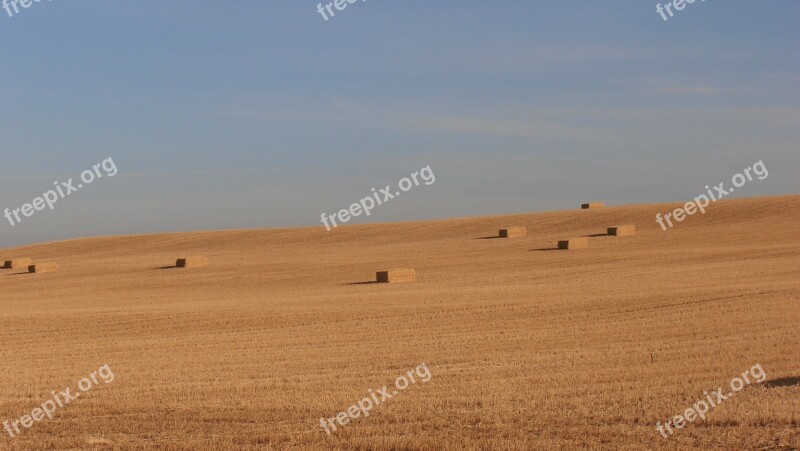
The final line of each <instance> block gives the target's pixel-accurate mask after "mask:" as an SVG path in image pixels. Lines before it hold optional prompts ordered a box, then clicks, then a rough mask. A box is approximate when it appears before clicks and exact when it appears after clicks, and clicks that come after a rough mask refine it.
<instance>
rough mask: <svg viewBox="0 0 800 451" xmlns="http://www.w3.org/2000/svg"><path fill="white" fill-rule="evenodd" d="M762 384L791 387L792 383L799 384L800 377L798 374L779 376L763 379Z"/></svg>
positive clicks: (770, 386)
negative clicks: (767, 379)
mask: <svg viewBox="0 0 800 451" xmlns="http://www.w3.org/2000/svg"><path fill="white" fill-rule="evenodd" d="M762 385H764V386H765V387H767V388H775V387H791V386H792V385H800V377H798V376H787V377H780V378H778V379H772V380H769V381H764V382H763V384H762Z"/></svg>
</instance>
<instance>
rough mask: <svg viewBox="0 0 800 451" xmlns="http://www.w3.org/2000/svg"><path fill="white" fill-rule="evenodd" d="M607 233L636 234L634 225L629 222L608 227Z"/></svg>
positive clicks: (616, 234) (617, 234) (618, 234)
mask: <svg viewBox="0 0 800 451" xmlns="http://www.w3.org/2000/svg"><path fill="white" fill-rule="evenodd" d="M608 234H609V235H614V236H630V235H634V234H636V226H635V225H631V224H625V225H620V226H616V227H609V228H608Z"/></svg>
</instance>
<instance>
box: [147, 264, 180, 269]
mask: <svg viewBox="0 0 800 451" xmlns="http://www.w3.org/2000/svg"><path fill="white" fill-rule="evenodd" d="M177 267H178V266H177V265H170V266H159V267H158V268H153V269H161V270H164V269H175V268H177Z"/></svg>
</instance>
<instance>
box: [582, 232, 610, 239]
mask: <svg viewBox="0 0 800 451" xmlns="http://www.w3.org/2000/svg"><path fill="white" fill-rule="evenodd" d="M581 236H583V237H587V238H597V237H601V236H612V235H609V234H607V233H593V234H591V235H581Z"/></svg>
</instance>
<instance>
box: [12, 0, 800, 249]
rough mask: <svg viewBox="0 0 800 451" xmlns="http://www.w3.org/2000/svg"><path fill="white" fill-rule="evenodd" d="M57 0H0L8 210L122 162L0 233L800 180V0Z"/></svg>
mask: <svg viewBox="0 0 800 451" xmlns="http://www.w3.org/2000/svg"><path fill="white" fill-rule="evenodd" d="M656 3H657V2H652V3H650V2H643V3H639V4H635V5H634V4H617V5H613V6H612V5H607V6H608V7H606V8H599V7H598V4H597V3H594V2H593V3H588V2H584V3H579V5H585V6H588V8H583V7H579V6H575V4H569V5H568V4H561V3H558V2H548V3H543V4H530V3H529V2H522V1H512V2H507V3H504V4H503V5H492V6H494V7H493V8H490V7H488V6H489V5H488V4H486V3H484V2H482V3H478V2H473V1H467V2H457V3H456V2H440V3H436V4H431V3H430V2H425V3H423V2H421V1H409V2H405V3H402V4H399V3H392V4H389V3H381V2H374V1H373V2H357V3H355V4H352V5H351V6H349V7H348V8H347V9H346V10H345V11H342V12H339V13H337V15H336V16H335V17H333V18H330V20H328V21H325V20H324V19H323V18H322V17H321V16H320V14H318V12H317V10H316V5H317V2H292V3H275V4H261V3H256V2H249V1H245V2H231V3H226V4H220V3H218V2H214V3H211V2H204V1H201V2H192V3H189V2H175V3H169V4H165V3H163V2H155V1H150V0H148V1H142V2H137V3H135V4H134V3H125V4H122V3H111V2H101V1H97V0H93V1H81V2H74V3H67V2H39V3H33V5H32V6H31V7H30V8H28V9H24V10H22V11H21V12H20V13H19V14H16V15H14V16H13V17H8V16H7V15H6V14H5V13H4V12H3V11H2V10H0V36H2V37H3V38H4V39H2V44H0V46H2V49H3V55H4V56H5V58H4V64H2V65H1V66H0V81H2V83H3V84H2V88H0V134H1V136H2V146H1V147H0V149H1V150H0V155H2V157H3V162H4V164H3V165H2V166H0V192H2V194H0V200H1V201H2V202H0V213H2V210H4V209H6V208H9V209H15V208H19V207H21V206H22V205H23V204H25V203H30V202H31V201H32V200H33V199H34V198H36V197H38V196H41V195H42V194H43V193H44V192H45V191H47V190H49V189H51V187H53V182H54V181H66V180H67V179H68V178H74V179H76V180H77V179H78V178H79V175H80V174H81V172H82V171H84V170H86V169H90V168H91V167H92V165H94V164H96V163H99V162H101V161H103V160H104V159H106V158H108V157H111V158H113V160H114V162H115V164H116V167H117V169H118V173H117V175H116V176H114V177H113V178H111V177H105V178H102V179H99V180H96V181H95V182H93V183H92V184H91V185H90V186H86V187H84V188H82V189H81V190H80V191H78V192H75V193H73V194H72V195H71V196H69V197H67V198H65V199H63V200H60V201H59V202H58V203H57V204H56V206H55V208H54V209H53V210H50V209H45V210H43V211H37V212H36V213H35V214H34V215H33V216H31V217H28V218H24V220H23V221H22V222H20V223H19V224H16V225H14V226H11V225H10V224H9V222H8V221H7V220H6V219H4V218H2V217H0V222H2V226H0V247H3V248H5V247H11V246H17V245H21V244H28V243H34V242H43V241H53V240H60V239H67V238H73V237H88V236H96V235H122V234H126V235H127V234H141V233H158V232H170V231H191V230H212V229H238V228H262V227H305V226H311V227H313V226H318V227H321V228H322V227H323V225H322V224H320V214H322V213H329V214H331V213H335V212H336V211H338V210H340V209H342V208H347V207H348V206H349V205H350V204H352V203H354V202H357V201H358V200H359V199H361V198H363V197H364V196H366V195H369V193H370V190H371V188H373V187H377V188H380V187H383V186H385V185H389V184H391V185H394V184H396V183H397V181H398V180H399V179H400V178H402V177H405V176H407V175H408V174H410V173H411V172H413V171H415V170H418V169H419V168H421V167H424V166H427V165H430V166H431V168H432V169H433V171H435V174H436V182H435V184H432V185H430V186H421V187H418V188H414V189H413V190H411V191H409V192H408V193H405V194H404V195H403V196H402V197H401V198H399V199H395V200H393V201H392V202H391V203H390V204H386V205H384V206H381V207H379V208H376V209H375V210H374V211H373V212H372V215H371V216H370V217H368V218H366V217H364V216H361V217H359V218H355V219H353V220H352V221H350V223H349V224H348V225H353V224H364V223H369V222H395V221H415V220H426V219H438V218H453V217H463V216H481V215H494V214H513V213H522V212H531V211H545V210H561V209H570V208H575V207H576V206H577V204H578V203H580V202H585V201H590V200H600V201H604V202H606V203H607V204H610V205H621V204H634V203H658V202H672V201H688V200H690V199H691V198H693V197H695V196H696V195H698V194H700V193H703V192H704V191H705V189H704V186H705V185H713V184H717V183H719V182H722V181H726V182H728V181H730V177H731V176H732V175H733V174H736V173H738V172H740V171H742V170H743V169H744V168H746V167H749V166H752V165H753V164H754V163H755V162H757V161H759V160H761V161H763V162H764V164H765V165H766V167H767V168H768V169H769V171H770V172H769V178H768V179H765V180H763V181H759V182H757V183H749V184H747V185H745V186H744V187H743V188H742V189H741V190H737V192H736V193H735V194H733V195H732V196H731V198H735V197H755V196H764V195H784V194H795V193H798V192H800V190H798V187H799V185H798V182H797V178H796V174H797V173H798V170H800V159H799V158H798V153H797V149H796V147H797V143H798V142H800V107H799V106H798V105H799V102H798V100H800V64H798V63H799V62H800V61H799V60H798V52H797V49H796V44H795V43H796V42H797V41H798V37H800V31H798V29H797V26H796V23H797V20H798V18H800V4H797V3H790V2H770V3H764V4H758V5H754V4H753V3H751V2H744V1H731V2H726V3H722V2H714V1H707V2H702V3H700V2H696V3H694V4H692V5H689V6H687V8H686V9H685V10H683V11H681V12H680V13H678V14H676V15H675V17H673V18H671V19H670V20H669V21H667V22H664V21H663V20H662V19H661V18H660V16H659V15H658V13H657V12H656V9H655V4H656Z"/></svg>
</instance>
